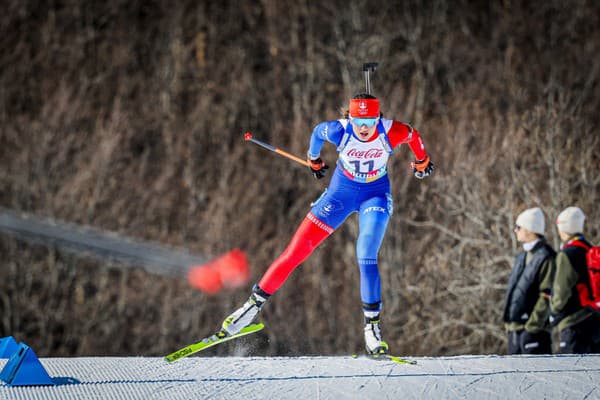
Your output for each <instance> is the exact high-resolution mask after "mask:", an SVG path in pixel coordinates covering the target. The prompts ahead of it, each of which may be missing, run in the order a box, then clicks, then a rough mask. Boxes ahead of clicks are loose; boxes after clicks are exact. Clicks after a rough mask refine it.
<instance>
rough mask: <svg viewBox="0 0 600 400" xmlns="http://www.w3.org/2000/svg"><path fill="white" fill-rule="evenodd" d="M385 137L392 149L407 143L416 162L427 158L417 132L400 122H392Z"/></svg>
mask: <svg viewBox="0 0 600 400" xmlns="http://www.w3.org/2000/svg"><path fill="white" fill-rule="evenodd" d="M387 135H388V139H389V141H390V145H391V146H392V148H393V149H394V148H396V147H397V146H399V145H401V144H403V143H407V144H408V146H409V147H410V149H411V150H412V152H413V154H414V155H415V159H416V160H424V159H425V157H427V151H425V145H424V144H423V139H421V135H419V132H418V131H417V130H416V129H414V128H413V127H412V126H410V125H407V124H404V123H402V122H400V121H392V126H391V127H390V130H389V131H388V134H387Z"/></svg>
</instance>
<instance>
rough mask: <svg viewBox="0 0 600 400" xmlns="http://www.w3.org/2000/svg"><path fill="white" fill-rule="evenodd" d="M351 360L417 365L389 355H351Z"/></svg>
mask: <svg viewBox="0 0 600 400" xmlns="http://www.w3.org/2000/svg"><path fill="white" fill-rule="evenodd" d="M352 358H368V359H371V360H377V361H384V360H388V361H393V362H395V363H398V364H410V365H416V364H417V362H416V361H414V360H407V359H405V358H401V357H397V356H392V355H390V354H368V355H365V356H359V355H358V354H352Z"/></svg>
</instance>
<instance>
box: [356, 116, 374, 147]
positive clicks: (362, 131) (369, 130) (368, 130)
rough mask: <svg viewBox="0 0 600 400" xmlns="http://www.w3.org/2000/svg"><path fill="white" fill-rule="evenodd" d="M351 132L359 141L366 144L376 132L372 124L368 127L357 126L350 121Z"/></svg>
mask: <svg viewBox="0 0 600 400" xmlns="http://www.w3.org/2000/svg"><path fill="white" fill-rule="evenodd" d="M352 130H353V131H354V133H355V134H356V136H358V138H359V139H360V140H362V141H365V142H366V141H367V140H369V139H371V138H372V137H373V135H374V134H375V131H376V130H377V124H374V125H372V126H370V127H369V126H367V125H364V124H363V125H360V126H358V125H357V124H356V123H355V122H354V121H352Z"/></svg>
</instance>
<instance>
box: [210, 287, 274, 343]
mask: <svg viewBox="0 0 600 400" xmlns="http://www.w3.org/2000/svg"><path fill="white" fill-rule="evenodd" d="M270 296H271V295H270V294H268V293H266V292H265V291H263V290H262V289H261V288H260V287H258V285H254V288H253V289H252V294H251V295H250V297H249V298H248V300H246V302H245V303H244V305H243V306H241V307H240V308H238V309H237V310H235V311H234V312H233V314H231V315H230V316H228V317H227V318H225V321H223V325H222V328H221V331H220V332H219V333H220V334H222V335H223V334H224V335H225V336H230V335H235V334H236V333H238V332H239V331H241V330H242V329H243V328H244V327H246V326H248V325H250V324H251V323H252V321H254V319H255V318H256V316H257V315H258V313H259V312H260V310H261V308H262V306H263V305H264V304H265V302H266V301H267V300H268V298H269V297H270Z"/></svg>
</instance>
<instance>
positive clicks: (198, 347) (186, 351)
mask: <svg viewBox="0 0 600 400" xmlns="http://www.w3.org/2000/svg"><path fill="white" fill-rule="evenodd" d="M264 327H265V326H264V324H262V323H260V324H253V325H248V326H246V327H245V328H243V329H242V330H241V331H239V332H238V333H236V334H235V335H231V336H226V335H225V333H224V332H223V331H219V332H217V333H215V334H214V335H212V336H209V337H206V338H204V339H202V340H200V341H198V342H196V343H192V344H190V345H189V346H186V347H184V348H182V349H179V350H177V351H176V352H174V353H171V354H169V355H168V356H165V361H167V362H173V361H177V360H180V359H182V358H184V357H187V356H190V355H192V354H194V353H197V352H199V351H202V350H206V349H208V348H209V347H213V346H216V345H218V344H221V343H223V342H227V341H229V340H232V339H236V338H239V337H240V336H245V335H249V334H251V333H254V332H258V331H260V330H261V329H262V328H264Z"/></svg>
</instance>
